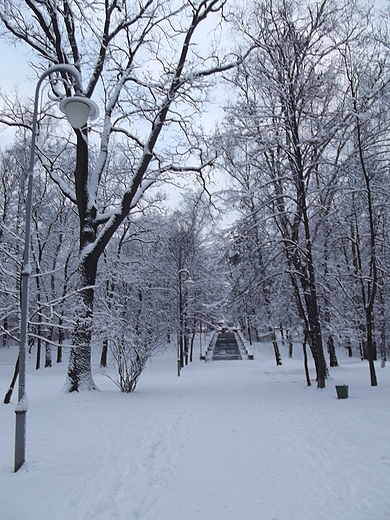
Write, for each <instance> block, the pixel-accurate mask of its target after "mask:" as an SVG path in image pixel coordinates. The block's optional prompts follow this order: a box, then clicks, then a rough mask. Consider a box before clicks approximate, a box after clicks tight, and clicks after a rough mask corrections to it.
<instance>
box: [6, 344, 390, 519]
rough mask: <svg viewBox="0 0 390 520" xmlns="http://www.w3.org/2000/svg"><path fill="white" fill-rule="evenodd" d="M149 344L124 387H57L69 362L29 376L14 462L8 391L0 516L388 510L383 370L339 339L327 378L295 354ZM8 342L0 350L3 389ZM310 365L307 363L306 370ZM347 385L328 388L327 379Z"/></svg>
mask: <svg viewBox="0 0 390 520" xmlns="http://www.w3.org/2000/svg"><path fill="white" fill-rule="evenodd" d="M254 350H255V360H254V361H247V360H245V361H219V362H206V363H204V362H200V361H199V360H198V359H197V358H198V356H196V360H195V361H194V363H192V364H191V365H189V366H187V367H185V368H184V369H183V371H182V375H181V377H180V378H178V377H177V375H176V362H175V353H174V352H173V351H167V352H166V353H164V354H162V355H159V356H158V357H155V358H154V359H153V360H152V361H151V362H150V363H149V365H148V367H147V369H146V371H145V373H144V374H143V376H142V377H141V380H140V382H139V385H138V388H137V390H136V392H135V393H134V394H131V395H124V394H121V393H120V392H119V391H118V390H117V388H116V387H115V386H114V385H113V383H112V382H111V381H110V380H109V379H108V378H107V377H105V376H103V375H101V374H100V373H99V368H98V366H96V367H95V372H96V373H95V380H96V382H97V384H98V386H99V387H100V389H101V391H100V392H84V393H80V394H63V393H62V391H61V388H62V385H63V383H64V380H65V370H66V365H65V364H64V365H57V366H54V367H53V368H52V369H41V370H39V371H35V370H34V369H33V365H31V367H30V368H29V373H28V375H27V382H28V389H27V391H28V396H29V401H30V408H29V411H28V414H27V421H28V422H27V425H28V426H27V451H26V458H27V462H26V464H25V465H24V466H23V468H22V469H21V470H20V471H19V472H18V473H16V474H14V473H13V456H14V424H15V414H14V409H15V405H16V396H17V392H16V391H15V393H14V396H13V398H12V402H11V404H9V405H4V404H1V405H0V425H1V427H0V429H1V431H0V433H1V442H0V519H1V520H112V519H119V520H135V519H142V520H309V519H310V520H322V519H323V520H325V519H326V520H389V519H390V449H389V441H390V412H389V402H390V369H389V368H385V369H380V368H379V363H378V365H377V373H378V380H379V386H378V387H376V388H371V387H370V384H369V373H368V366H367V364H366V363H365V362H361V361H360V360H358V359H352V360H350V359H348V358H347V357H345V355H344V354H343V353H342V352H339V353H338V355H339V361H340V363H341V366H340V367H338V368H335V369H332V370H331V378H330V379H328V382H327V388H326V389H324V390H317V389H316V386H315V383H314V384H313V386H311V387H307V386H306V384H305V377H304V372H303V367H302V356H301V353H300V352H299V350H298V347H297V349H296V354H295V353H294V356H295V357H294V359H292V360H291V359H288V358H287V352H285V351H283V354H284V355H283V366H281V367H278V368H277V367H276V366H274V358H273V354H272V351H271V347H270V345H268V344H259V345H257V346H256V347H255V349H254ZM15 358H16V349H0V382H1V385H0V391H1V398H3V396H4V394H5V392H6V390H7V388H8V385H9V382H10V379H11V377H12V373H13V363H14V361H15ZM311 375H312V377H314V371H313V369H312V370H311ZM342 383H347V384H349V391H350V397H349V398H348V399H345V400H338V399H337V397H336V392H335V384H342Z"/></svg>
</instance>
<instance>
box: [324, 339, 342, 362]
mask: <svg viewBox="0 0 390 520" xmlns="http://www.w3.org/2000/svg"><path fill="white" fill-rule="evenodd" d="M326 345H327V347H328V354H329V365H330V366H331V367H338V366H339V363H338V361H337V356H336V349H335V346H334V339H333V336H332V335H330V336H328V339H327V340H326Z"/></svg>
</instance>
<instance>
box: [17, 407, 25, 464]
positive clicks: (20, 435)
mask: <svg viewBox="0 0 390 520" xmlns="http://www.w3.org/2000/svg"><path fill="white" fill-rule="evenodd" d="M15 413H16V427H15V466H14V472H15V473H16V472H17V471H18V470H19V469H20V468H21V467H22V466H23V464H24V462H25V460H26V410H15Z"/></svg>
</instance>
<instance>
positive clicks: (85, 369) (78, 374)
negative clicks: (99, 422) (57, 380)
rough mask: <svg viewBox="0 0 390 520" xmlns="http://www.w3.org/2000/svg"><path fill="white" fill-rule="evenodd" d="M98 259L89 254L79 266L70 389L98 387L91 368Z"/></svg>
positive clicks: (68, 382)
mask: <svg viewBox="0 0 390 520" xmlns="http://www.w3.org/2000/svg"><path fill="white" fill-rule="evenodd" d="M96 271H97V260H95V258H93V257H91V256H89V257H85V259H84V261H82V263H81V265H80V267H79V272H78V276H79V283H78V286H79V288H80V289H79V292H78V296H77V305H76V312H77V316H76V319H75V325H74V329H73V332H72V348H71V350H70V355H69V364H68V373H67V381H66V388H67V390H68V391H69V392H75V391H76V392H78V391H80V390H95V389H96V385H95V382H94V380H93V377H92V367H91V354H92V349H91V339H92V318H93V303H94V292H95V288H94V286H95V281H96Z"/></svg>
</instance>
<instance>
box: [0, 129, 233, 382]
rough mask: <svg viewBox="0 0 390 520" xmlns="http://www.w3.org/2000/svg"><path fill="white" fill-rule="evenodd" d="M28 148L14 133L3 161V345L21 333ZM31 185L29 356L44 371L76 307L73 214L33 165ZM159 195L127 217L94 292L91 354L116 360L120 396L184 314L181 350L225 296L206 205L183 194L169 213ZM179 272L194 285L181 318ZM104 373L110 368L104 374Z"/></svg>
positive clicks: (58, 354)
mask: <svg viewBox="0 0 390 520" xmlns="http://www.w3.org/2000/svg"><path fill="white" fill-rule="evenodd" d="M27 151H28V150H26V146H25V141H24V137H23V135H20V136H18V138H17V140H16V142H15V145H14V146H13V147H12V148H10V149H8V150H7V151H5V152H3V153H2V154H1V160H0V165H1V173H0V179H1V190H0V197H1V200H2V201H3V202H4V204H3V213H2V216H1V218H2V220H1V222H2V226H1V236H0V259H1V261H0V266H1V267H0V279H1V283H2V285H1V290H0V302H1V304H0V305H1V310H2V313H1V330H2V346H3V347H6V346H8V345H9V344H11V343H15V342H17V341H18V336H19V314H20V309H19V297H20V294H19V291H20V265H21V251H20V250H21V249H23V244H22V239H23V234H24V206H25V200H24V196H25V186H24V181H25V177H26V169H25V165H26V161H27V158H26V155H27ZM35 188H36V189H35V190H34V212H33V231H32V237H31V249H32V277H31V284H30V309H31V313H30V320H29V338H30V342H29V350H30V352H33V353H34V354H35V355H36V368H37V369H38V368H40V367H41V364H42V362H43V365H44V366H45V367H51V366H52V363H53V362H54V361H55V362H57V363H58V362H61V361H62V360H63V351H64V350H65V352H66V358H67V357H68V355H69V350H70V348H71V344H72V331H73V327H74V322H75V319H76V317H77V314H78V312H79V307H78V303H77V300H78V298H77V290H78V288H77V269H78V249H77V243H76V241H75V236H76V234H77V215H76V214H75V212H74V211H73V208H72V205H71V204H70V203H69V202H68V201H67V200H66V198H65V197H64V196H63V195H62V193H61V192H60V191H58V190H57V189H55V187H54V186H53V183H52V182H51V181H50V179H48V176H47V174H46V171H45V169H44V168H39V167H37V170H36V176H35ZM162 198H163V197H162V196H160V195H159V194H158V193H157V194H156V195H155V196H153V197H152V198H149V199H145V200H144V201H143V204H142V206H140V207H139V208H138V211H137V212H133V214H132V215H131V217H129V218H127V219H126V221H125V223H124V225H123V226H121V228H120V232H118V233H116V234H115V236H114V237H113V240H112V241H111V242H110V245H109V247H108V248H107V249H106V250H105V252H104V255H103V258H102V262H101V264H100V269H99V273H98V276H97V280H96V285H95V287H94V290H95V294H96V300H95V309H94V320H93V327H92V337H93V344H94V345H95V356H96V355H97V353H98V352H99V353H100V365H101V367H102V368H105V367H107V365H108V364H109V363H110V361H111V364H112V360H114V361H115V362H116V366H117V373H118V378H117V379H115V382H116V384H117V385H118V386H119V387H120V389H121V390H122V391H124V392H131V391H133V390H134V389H135V386H136V384H137V382H138V379H139V377H140V375H141V373H142V370H143V368H144V366H145V363H146V361H147V360H148V359H149V357H150V356H151V355H153V353H154V352H155V351H157V350H159V349H161V348H164V347H165V346H166V344H167V342H171V343H172V344H176V341H177V340H178V338H177V337H176V335H177V333H179V332H180V320H181V319H183V317H184V320H185V330H184V329H183V331H182V332H183V336H184V337H186V345H187V344H188V345H191V344H192V342H193V336H194V334H195V331H199V330H200V327H201V326H202V327H203V328H205V327H207V326H208V325H210V324H211V323H210V320H211V322H216V321H217V317H218V316H219V312H220V307H218V306H214V305H213V302H214V301H215V300H216V299H217V298H216V294H220V292H221V291H220V282H219V277H218V276H217V275H216V268H217V262H216V261H215V253H214V252H213V251H215V249H213V248H212V247H211V244H213V243H215V239H214V241H212V235H213V230H212V228H213V226H212V221H211V217H210V214H209V209H208V207H207V205H206V204H205V203H204V202H202V200H201V198H200V197H199V196H198V195H195V194H194V193H192V194H188V195H187V196H186V197H185V198H183V201H182V204H181V206H182V209H181V210H180V211H179V210H177V211H175V212H169V211H167V210H166V209H165V210H164V208H163V207H161V202H162ZM184 270H186V271H188V272H189V273H190V275H191V277H192V278H193V281H194V285H193V287H192V288H191V290H190V291H188V293H187V294H185V295H184V294H183V296H185V308H183V309H181V311H182V312H180V299H179V298H180V292H181V291H183V293H184V284H183V283H182V280H181V273H182V272H183V271H184ZM225 290H226V289H225ZM201 323H202V325H201ZM179 336H180V335H179ZM191 339H192V342H191ZM179 340H180V337H179ZM97 351H98V352H97ZM53 354H54V357H55V359H53ZM186 354H187V355H189V354H190V353H189V352H188V353H187V352H185V349H183V351H182V352H181V356H182V357H181V363H182V364H184V363H185V357H186ZM110 373H111V371H110V370H107V375H109V374H110Z"/></svg>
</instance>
